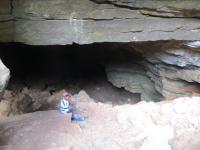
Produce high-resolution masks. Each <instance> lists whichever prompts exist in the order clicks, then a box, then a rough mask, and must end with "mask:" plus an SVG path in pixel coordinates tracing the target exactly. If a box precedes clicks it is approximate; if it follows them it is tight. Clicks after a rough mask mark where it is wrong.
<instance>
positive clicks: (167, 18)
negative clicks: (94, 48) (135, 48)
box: [0, 0, 200, 45]
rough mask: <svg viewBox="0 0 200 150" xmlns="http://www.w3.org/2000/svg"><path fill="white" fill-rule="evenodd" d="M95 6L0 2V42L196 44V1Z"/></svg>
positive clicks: (74, 1) (61, 0) (73, 0)
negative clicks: (189, 41)
mask: <svg viewBox="0 0 200 150" xmlns="http://www.w3.org/2000/svg"><path fill="white" fill-rule="evenodd" d="M94 1H95V0H94ZM94 1H90V0H58V1H54V0H34V1H32V0H14V1H13V0H1V2H0V35H1V36H0V42H22V43H26V44H30V45H57V44H61V45H65V44H71V43H74V42H75V43H79V44H89V43H94V42H132V41H156V40H171V39H176V40H199V39H200V34H199V33H200V30H199V28H200V24H199V19H198V18H199V17H200V5H199V2H198V0H190V1H189V0H184V1H180V0H179V1H176V0H171V1H160V0H156V1H152V0H150V1H146V0H142V1H139V0H131V1H130V0H129V1H126V0H119V1H113V0H96V2H97V3H101V4H97V3H95V2H94ZM102 3H105V4H102Z"/></svg>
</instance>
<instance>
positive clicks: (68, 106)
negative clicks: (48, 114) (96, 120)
mask: <svg viewBox="0 0 200 150" xmlns="http://www.w3.org/2000/svg"><path fill="white" fill-rule="evenodd" d="M60 112H61V113H62V114H65V115H66V114H67V113H72V117H71V120H73V121H84V120H85V118H84V117H82V116H80V115H78V114H77V113H76V103H75V101H73V100H72V99H71V95H70V94H69V93H64V94H63V96H62V97H61V100H60Z"/></svg>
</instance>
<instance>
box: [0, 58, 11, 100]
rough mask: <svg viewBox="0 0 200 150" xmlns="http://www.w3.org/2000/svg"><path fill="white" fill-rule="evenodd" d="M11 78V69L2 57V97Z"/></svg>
mask: <svg viewBox="0 0 200 150" xmlns="http://www.w3.org/2000/svg"><path fill="white" fill-rule="evenodd" d="M9 79H10V71H9V69H8V68H7V67H6V66H5V65H4V64H3V62H2V61H1V59H0V97H1V96H2V93H3V91H4V89H5V88H6V86H7V84H8V81H9Z"/></svg>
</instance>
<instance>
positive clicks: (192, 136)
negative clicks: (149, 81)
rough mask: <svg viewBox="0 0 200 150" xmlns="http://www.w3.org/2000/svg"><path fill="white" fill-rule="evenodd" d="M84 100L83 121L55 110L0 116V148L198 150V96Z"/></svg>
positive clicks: (199, 112) (199, 140) (3, 149)
mask: <svg viewBox="0 0 200 150" xmlns="http://www.w3.org/2000/svg"><path fill="white" fill-rule="evenodd" d="M86 104H87V108H88V110H87V111H88V113H89V117H88V118H87V119H86V121H85V123H84V124H76V123H71V122H70V115H69V116H67V117H66V116H65V115H64V116H63V115H61V114H59V112H58V111H56V110H53V111H42V112H35V113H30V114H26V115H22V116H18V117H14V118H8V119H6V120H2V121H1V122H0V149H1V150H9V149H12V150H13V149H15V150H35V149H37V150H44V149H48V150H57V149H63V150H67V149H75V150H79V149H82V150H88V149H94V150H96V149H98V150H99V149H100V150H101V149H109V150H122V149H126V150H170V149H173V150H183V149H186V150H199V146H200V145H199V143H200V128H199V126H200V122H199V119H200V117H199V115H200V109H199V107H200V99H199V98H180V99H176V100H174V101H168V102H166V103H154V102H150V103H146V102H141V103H139V104H138V105H123V106H115V107H112V106H111V105H107V104H102V103H93V102H90V103H86ZM108 114H109V115H108Z"/></svg>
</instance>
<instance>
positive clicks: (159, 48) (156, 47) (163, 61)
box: [106, 41, 200, 101]
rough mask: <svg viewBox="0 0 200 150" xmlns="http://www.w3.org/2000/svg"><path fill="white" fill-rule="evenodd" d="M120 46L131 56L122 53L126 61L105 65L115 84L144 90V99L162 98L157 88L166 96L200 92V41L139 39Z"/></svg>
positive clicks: (111, 80) (138, 90)
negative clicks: (142, 40)
mask: <svg viewBox="0 0 200 150" xmlns="http://www.w3.org/2000/svg"><path fill="white" fill-rule="evenodd" d="M121 48H122V50H123V51H128V52H130V54H129V56H122V55H121V56H119V57H123V58H124V60H126V61H125V62H121V61H119V62H118V64H117V65H116V64H110V65H107V67H106V68H107V69H106V71H107V76H108V80H109V81H110V82H111V83H112V84H113V85H115V86H117V87H124V88H125V89H126V90H128V91H130V92H132V93H141V98H142V100H146V101H148V100H154V101H155V100H158V99H159V98H158V97H159V95H158V94H156V92H155V91H157V92H159V93H160V94H161V95H162V96H163V97H164V98H167V99H172V98H176V97H181V96H191V95H193V94H194V93H200V90H199V89H200V84H199V83H200V53H199V51H200V45H198V42H196V43H194V42H193V43H191V42H189V43H187V42H183V41H156V42H138V43H128V44H124V45H122V46H121ZM135 55H139V56H140V57H138V56H137V57H135ZM136 58H137V59H136ZM138 60H139V61H138ZM122 63H123V65H121V64H122ZM130 64H132V65H130ZM135 66H137V67H135ZM141 70H143V71H141ZM151 81H152V82H153V83H151ZM146 85H148V86H146ZM143 95H146V98H145V99H144V98H143Z"/></svg>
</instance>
